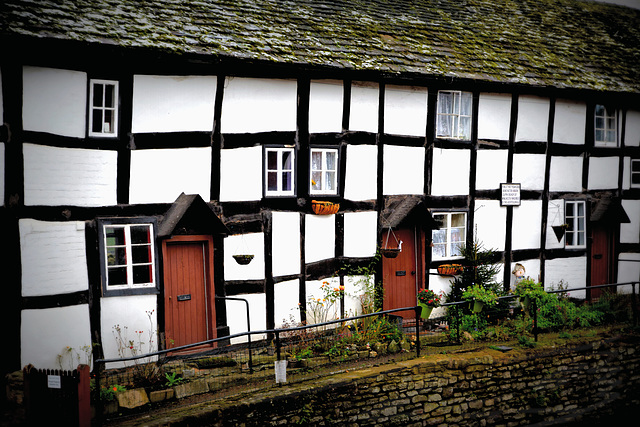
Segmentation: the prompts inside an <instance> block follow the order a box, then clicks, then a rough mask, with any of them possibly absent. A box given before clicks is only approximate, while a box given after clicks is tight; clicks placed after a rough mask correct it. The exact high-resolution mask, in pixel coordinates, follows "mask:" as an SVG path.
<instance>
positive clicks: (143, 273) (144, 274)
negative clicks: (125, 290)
mask: <svg viewBox="0 0 640 427" xmlns="http://www.w3.org/2000/svg"><path fill="white" fill-rule="evenodd" d="M151 271H152V268H151V266H150V265H138V266H134V267H133V283H134V284H141V283H152V282H153V280H152V279H151Z"/></svg>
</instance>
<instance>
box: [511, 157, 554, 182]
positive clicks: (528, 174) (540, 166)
mask: <svg viewBox="0 0 640 427" xmlns="http://www.w3.org/2000/svg"><path fill="white" fill-rule="evenodd" d="M545 164H546V158H545V155H544V154H514V155H513V171H512V174H511V176H512V181H513V182H518V183H520V184H521V189H523V190H542V189H544V177H545Z"/></svg>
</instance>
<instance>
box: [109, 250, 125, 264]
mask: <svg viewBox="0 0 640 427" xmlns="http://www.w3.org/2000/svg"><path fill="white" fill-rule="evenodd" d="M107 265H127V250H126V248H125V247H124V246H118V247H114V248H107Z"/></svg>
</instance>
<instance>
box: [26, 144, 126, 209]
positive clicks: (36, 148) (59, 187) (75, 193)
mask: <svg viewBox="0 0 640 427" xmlns="http://www.w3.org/2000/svg"><path fill="white" fill-rule="evenodd" d="M22 150H23V155H24V202H25V205H27V206H34V205H46V206H57V205H73V206H85V207H94V206H108V205H115V204H116V202H117V199H116V176H117V153H116V152H115V151H107V150H85V149H78V148H57V147H47V146H41V145H34V144H24V145H23V148H22Z"/></svg>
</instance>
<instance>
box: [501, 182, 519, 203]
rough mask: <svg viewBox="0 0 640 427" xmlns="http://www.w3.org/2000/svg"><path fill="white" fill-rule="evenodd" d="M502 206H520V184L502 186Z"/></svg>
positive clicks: (503, 184)
mask: <svg viewBox="0 0 640 427" xmlns="http://www.w3.org/2000/svg"><path fill="white" fill-rule="evenodd" d="M500 192H501V193H502V195H501V197H500V206H520V184H506V183H502V184H500Z"/></svg>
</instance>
